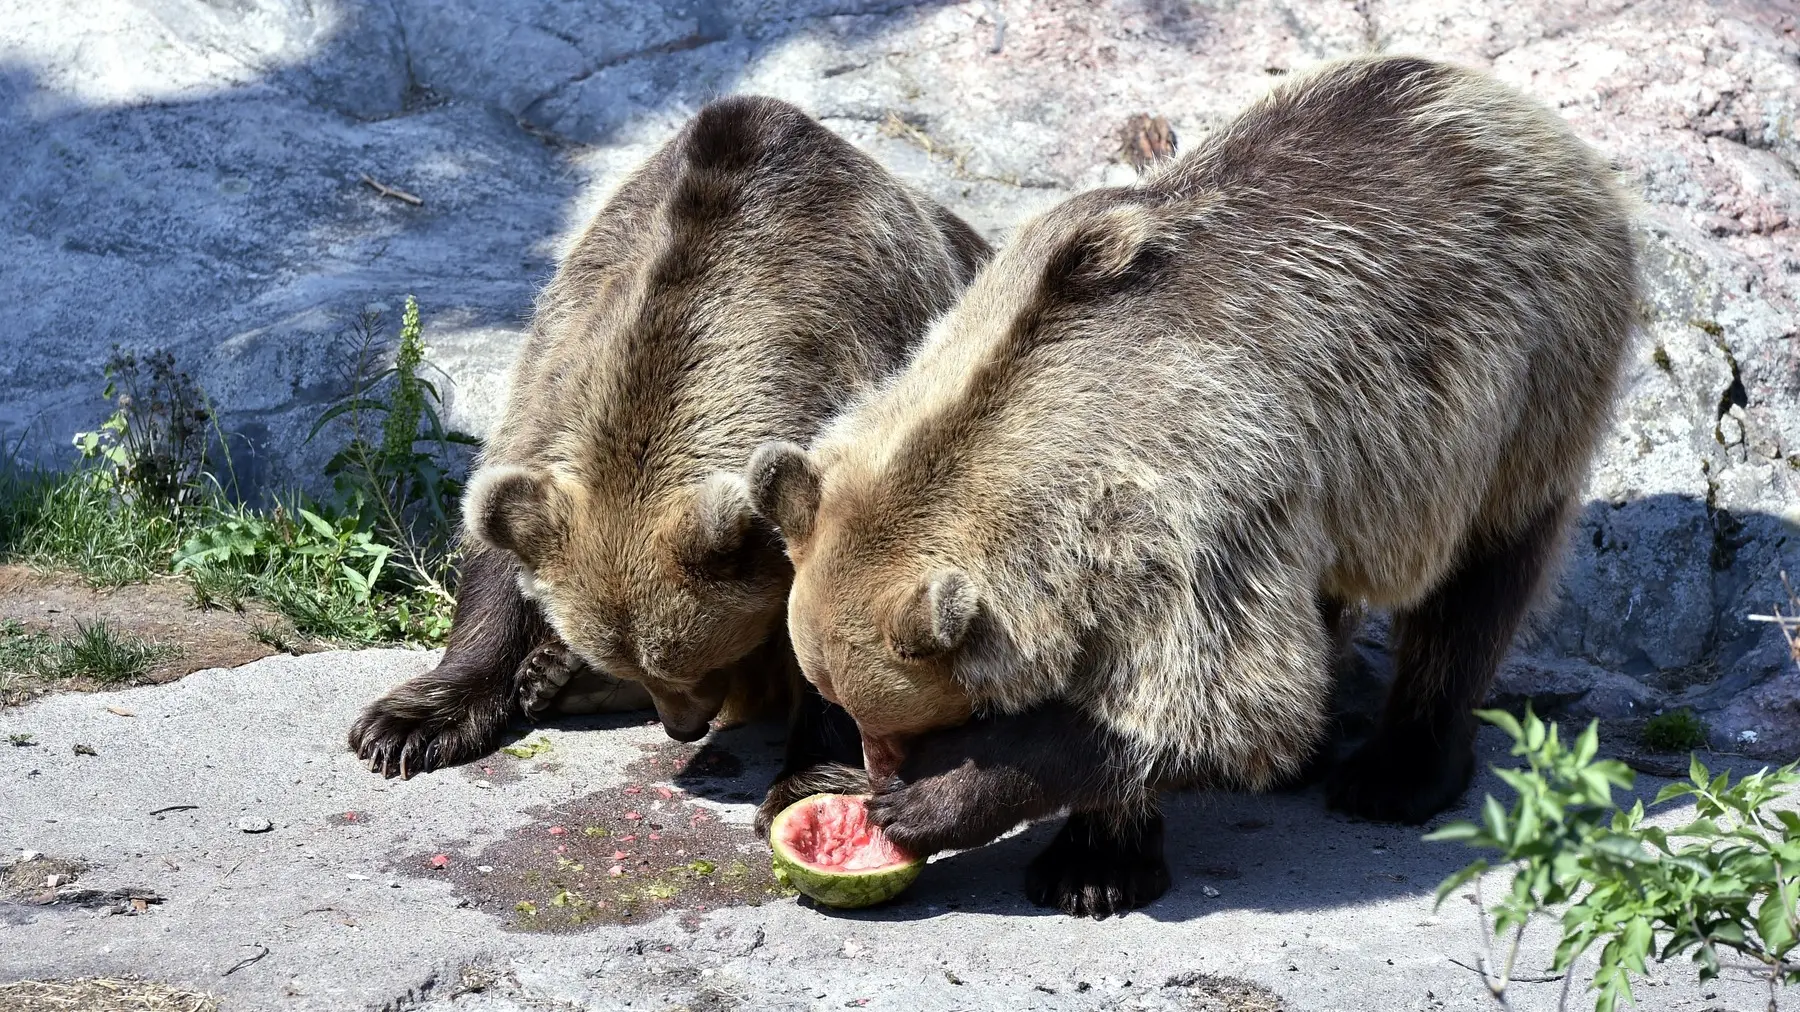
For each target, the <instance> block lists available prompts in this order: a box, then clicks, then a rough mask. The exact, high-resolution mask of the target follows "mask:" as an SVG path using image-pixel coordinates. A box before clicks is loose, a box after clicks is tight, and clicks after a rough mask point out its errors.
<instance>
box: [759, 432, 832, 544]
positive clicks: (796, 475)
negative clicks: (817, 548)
mask: <svg viewBox="0 0 1800 1012" xmlns="http://www.w3.org/2000/svg"><path fill="white" fill-rule="evenodd" d="M744 483H745V485H746V487H747V488H748V489H749V495H750V502H751V505H752V506H753V508H754V509H755V510H756V512H757V513H759V514H761V515H762V517H763V518H764V519H765V520H768V521H769V522H770V523H772V524H774V525H775V526H776V528H778V529H779V530H780V531H781V536H782V538H783V539H784V540H786V541H787V543H788V545H789V546H790V547H792V546H793V545H794V544H795V543H796V542H800V541H805V540H806V539H807V537H809V536H810V535H811V534H812V527H813V518H814V517H815V516H816V515H817V514H818V512H819V490H820V488H821V486H822V484H823V483H822V481H821V479H820V477H819V469H818V467H816V466H815V465H814V464H813V462H812V458H810V457H808V456H807V455H806V451H805V450H803V449H801V448H800V447H798V446H796V445H794V444H793V443H784V442H773V443H764V444H763V445H761V446H759V447H757V448H756V452H755V453H753V454H751V455H750V466H749V467H747V468H746V469H745V470H744Z"/></svg>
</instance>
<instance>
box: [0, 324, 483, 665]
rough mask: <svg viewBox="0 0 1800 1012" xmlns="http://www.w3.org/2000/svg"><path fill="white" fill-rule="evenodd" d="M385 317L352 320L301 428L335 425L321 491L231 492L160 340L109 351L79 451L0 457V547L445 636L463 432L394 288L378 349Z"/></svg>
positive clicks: (352, 625) (373, 631) (309, 616)
mask: <svg viewBox="0 0 1800 1012" xmlns="http://www.w3.org/2000/svg"><path fill="white" fill-rule="evenodd" d="M383 333H384V331H383V329H382V327H381V323H380V319H379V317H377V316H373V315H367V314H365V315H364V316H363V317H361V318H359V320H358V322H357V325H356V326H355V327H354V328H353V335H352V336H353V337H354V339H355V348H354V354H353V355H351V356H348V359H349V361H348V363H347V366H346V377H345V378H346V384H347V389H348V390H349V393H348V394H347V395H346V396H345V397H344V398H343V399H341V400H339V401H338V402H336V403H334V404H332V405H331V406H330V407H329V408H327V409H326V410H325V411H324V412H323V413H322V414H321V416H320V418H319V419H318V421H317V422H316V423H315V424H314V426H313V427H312V431H311V433H309V435H308V437H307V438H308V439H309V440H311V439H313V438H316V437H320V436H321V435H322V434H323V433H324V432H325V431H326V429H327V428H328V427H338V426H341V427H343V428H345V429H346V430H347V431H345V432H344V433H343V439H344V444H343V449H342V450H341V451H339V452H338V453H336V454H335V455H334V456H333V457H332V458H331V461H330V463H329V464H328V465H327V471H328V473H329V475H330V476H331V479H332V483H333V491H332V494H331V495H329V496H325V497H323V498H320V499H311V498H307V497H305V496H301V495H293V494H290V495H288V496H285V497H283V498H281V499H279V500H278V501H276V502H275V503H274V505H273V506H272V507H271V508H268V509H259V508H254V507H251V506H249V505H246V504H244V503H241V502H234V501H232V500H231V499H230V498H229V497H228V496H227V494H226V491H227V489H229V488H232V487H233V483H232V482H227V481H221V480H220V478H219V476H218V475H217V474H215V473H214V470H213V469H212V468H211V467H210V460H209V457H208V453H207V447H208V445H209V439H210V438H211V435H210V434H209V432H208V431H207V428H206V426H207V425H208V424H209V423H210V422H211V419H212V412H211V410H210V409H209V408H208V407H207V406H206V398H205V395H204V393H203V392H201V390H200V389H199V387H198V385H197V384H195V383H194V381H193V380H192V379H191V378H190V377H189V376H188V375H187V374H186V373H183V372H180V371H179V370H177V369H176V367H175V362H174V358H173V356H171V355H169V354H168V353H167V352H163V351H157V352H154V353H151V354H149V355H146V356H144V357H143V358H142V359H139V358H137V357H135V356H132V355H129V354H126V353H123V352H120V351H118V350H116V349H115V352H114V355H113V358H112V359H111V360H110V361H109V362H108V364H107V373H106V375H107V385H106V389H105V392H104V393H105V396H106V398H107V400H108V401H109V402H110V403H111V404H112V406H113V411H112V414H111V415H110V416H109V417H108V418H107V419H106V421H104V422H102V423H101V425H100V426H99V428H97V429H95V430H94V431H91V432H85V433H81V434H79V435H78V436H77V437H76V440H75V442H76V446H77V449H78V450H80V452H81V454H82V457H81V463H80V465H79V466H78V467H77V468H75V469H74V470H72V471H68V472H63V473H58V474H49V473H44V472H41V471H38V470H34V469H28V468H21V467H18V466H15V465H8V466H3V467H0V555H4V556H7V557H11V558H16V559H20V560H22V561H26V562H30V563H33V564H38V565H42V566H46V567H68V568H74V569H76V570H78V571H79V572H81V573H82V574H84V575H85V576H86V577H87V578H88V579H89V580H90V581H92V582H94V583H96V584H101V585H116V584H120V583H126V582H133V581H139V580H144V579H148V578H150V577H153V576H157V575H161V574H165V573H170V572H173V573H176V574H179V575H182V576H185V577H186V578H187V579H188V581H189V583H190V586H191V588H192V592H193V597H194V600H195V602H196V603H198V604H199V605H201V606H203V607H226V608H234V609H235V608H241V607H242V606H243V605H244V603H245V602H246V601H247V600H250V599H255V600H259V601H261V602H263V603H265V604H267V605H268V606H270V607H271V608H273V609H274V610H275V611H277V612H278V613H280V614H281V615H282V616H283V617H284V618H285V619H287V621H288V622H289V623H290V624H291V626H292V631H293V632H294V633H295V634H296V635H298V636H302V637H310V638H313V639H316V640H322V641H329V642H340V643H369V642H383V641H388V642H391V641H404V642H422V643H436V642H441V641H442V640H443V639H444V637H445V636H446V635H447V634H448V632H449V628H450V618H451V613H452V606H453V601H452V598H451V595H450V592H449V590H448V589H447V584H448V582H449V573H450V569H451V566H452V563H453V548H454V534H455V529H456V516H455V508H456V502H457V500H458V498H459V496H460V493H461V485H460V483H459V482H458V481H457V479H456V477H455V474H456V473H457V471H458V464H459V462H460V460H461V459H462V454H463V453H464V450H463V448H464V447H467V446H470V445H473V444H474V443H475V442H476V441H475V440H474V438H473V437H471V436H468V435H466V434H463V433H459V432H453V431H450V430H447V429H446V428H445V427H444V425H443V423H442V420H441V417H440V408H441V405H442V399H441V397H440V394H439V391H438V388H437V386H436V385H434V384H433V383H432V382H430V381H429V380H428V379H426V378H425V377H424V376H423V372H424V371H425V370H426V369H427V368H429V366H428V364H427V362H426V347H425V343H424V334H423V329H422V327H421V325H420V320H419V311H418V304H417V302H416V301H414V300H413V299H411V298H410V297H409V298H408V299H407V302H406V311H405V313H404V314H403V316H402V320H401V326H400V330H399V334H398V338H397V343H396V344H395V345H394V346H393V348H392V349H391V352H392V358H391V362H392V364H389V365H383V364H382V363H383V362H385V361H388V360H389V359H388V356H389V350H390V349H389V348H388V346H387V345H386V344H385V343H384V341H383V338H382V335H383ZM223 442H224V441H223V439H222V438H221V439H220V440H219V445H223ZM15 456H16V453H15V454H13V455H9V457H8V459H9V460H10V459H12V458H13V457H15ZM229 463H230V460H229V457H228V456H225V457H224V458H223V464H224V465H225V469H226V470H227V472H228V471H229Z"/></svg>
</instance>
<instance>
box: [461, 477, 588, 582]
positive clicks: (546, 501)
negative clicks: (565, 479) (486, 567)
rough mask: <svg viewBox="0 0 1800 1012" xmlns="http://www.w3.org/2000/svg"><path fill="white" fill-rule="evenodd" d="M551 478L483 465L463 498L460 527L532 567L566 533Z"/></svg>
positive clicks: (564, 514)
mask: <svg viewBox="0 0 1800 1012" xmlns="http://www.w3.org/2000/svg"><path fill="white" fill-rule="evenodd" d="M563 505H564V501H563V495H562V493H561V492H560V491H559V490H558V489H557V488H556V482H555V479H553V478H551V477H550V475H549V474H548V473H546V472H543V471H533V470H530V469H528V468H523V467H512V466H500V467H486V468H482V469H481V470H480V471H478V472H477V473H476V475H475V477H474V478H472V479H470V481H469V488H468V491H467V492H465V493H464V494H463V523H464V525H465V526H467V527H468V530H469V533H470V534H472V535H474V536H475V537H476V539H478V540H480V541H481V542H483V543H485V544H487V545H489V546H490V547H493V548H498V549H501V550H503V551H508V552H511V553H513V554H514V555H516V556H518V557H519V559H520V561H522V562H524V563H525V564H526V565H528V566H531V567H533V568H536V567H537V566H538V565H539V564H540V563H541V562H542V561H543V559H544V557H545V556H546V555H548V554H549V553H550V551H551V550H552V549H553V548H554V546H556V545H557V544H559V543H561V541H562V539H563V535H564V533H565V531H566V529H567V519H568V518H567V511H566V510H565V509H564V508H563Z"/></svg>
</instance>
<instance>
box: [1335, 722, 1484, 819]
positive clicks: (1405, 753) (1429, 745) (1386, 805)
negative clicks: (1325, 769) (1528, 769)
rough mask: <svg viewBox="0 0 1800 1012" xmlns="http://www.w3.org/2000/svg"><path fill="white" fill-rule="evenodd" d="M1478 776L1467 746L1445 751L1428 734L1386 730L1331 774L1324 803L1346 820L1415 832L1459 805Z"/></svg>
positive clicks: (1457, 744) (1458, 746) (1453, 747)
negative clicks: (1394, 824)
mask: <svg viewBox="0 0 1800 1012" xmlns="http://www.w3.org/2000/svg"><path fill="white" fill-rule="evenodd" d="M1474 772H1475V753H1474V750H1473V749H1472V748H1471V747H1470V746H1469V744H1468V743H1467V742H1458V743H1456V744H1455V745H1452V746H1451V747H1448V748H1446V747H1444V746H1441V745H1439V744H1437V742H1436V741H1435V739H1434V737H1433V736H1431V735H1429V734H1424V733H1420V734H1398V733H1391V732H1389V731H1387V730H1382V731H1378V732H1377V733H1376V735H1375V737H1373V738H1371V739H1369V740H1368V741H1367V742H1366V743H1364V744H1363V745H1362V747H1360V748H1358V749H1357V750H1356V751H1355V752H1352V753H1351V754H1350V755H1349V757H1348V758H1346V759H1344V761H1343V762H1341V763H1339V764H1338V766H1337V768H1336V769H1334V770H1333V771H1332V772H1331V776H1330V777H1329V779H1328V780H1327V782H1326V788H1325V800H1326V804H1327V805H1329V806H1330V807H1331V808H1332V809H1333V810H1334V811H1339V812H1343V813H1344V814H1345V815H1350V816H1354V817H1356V818H1359V819H1367V820H1369V821H1370V822H1400V823H1405V824H1407V825H1415V826H1416V825H1419V824H1420V823H1423V822H1425V821H1426V820H1428V819H1430V818H1431V817H1432V816H1434V815H1436V814H1437V813H1439V812H1441V811H1443V810H1444V809H1446V808H1449V807H1451V806H1452V805H1455V804H1456V802H1457V800H1458V799H1460V798H1461V797H1462V793H1463V791H1464V790H1465V789H1467V788H1468V786H1469V780H1470V778H1471V777H1472V776H1473V775H1474Z"/></svg>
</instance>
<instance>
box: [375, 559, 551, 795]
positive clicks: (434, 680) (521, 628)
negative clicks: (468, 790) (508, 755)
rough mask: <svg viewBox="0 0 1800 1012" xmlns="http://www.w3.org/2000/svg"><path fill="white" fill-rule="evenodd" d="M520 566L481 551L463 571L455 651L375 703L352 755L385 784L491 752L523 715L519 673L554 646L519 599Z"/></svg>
mask: <svg viewBox="0 0 1800 1012" xmlns="http://www.w3.org/2000/svg"><path fill="white" fill-rule="evenodd" d="M516 565H517V564H516V563H515V562H514V561H513V560H512V557H511V556H508V555H505V554H503V553H500V552H494V551H489V550H483V549H477V550H475V551H474V552H473V553H471V554H470V556H469V557H468V559H467V561H465V562H464V563H463V567H462V578H461V580H460V581H459V584H458V587H457V595H456V614H455V617H454V618H453V619H452V620H451V623H450V643H449V645H448V647H447V648H446V649H445V651H444V659H443V661H442V662H440V663H439V664H438V666H437V667H436V668H434V669H433V670H431V671H429V672H427V673H425V674H423V675H420V676H419V677H417V678H414V679H412V680H410V681H407V682H404V683H402V684H400V685H397V686H395V687H394V688H393V689H391V690H390V691H389V692H388V693H387V695H385V696H382V697H381V698H380V699H377V700H375V701H374V702H373V703H370V704H369V706H368V707H367V708H366V709H364V710H363V713H362V716H360V717H358V718H357V720H356V723H355V724H353V725H351V727H350V750H351V751H353V752H355V753H356V754H357V756H359V757H360V758H362V759H364V760H365V761H367V762H368V763H369V768H370V769H373V770H376V771H378V772H380V773H381V775H382V776H386V777H394V776H400V777H410V776H412V775H413V774H415V773H426V772H429V771H431V770H435V769H440V768H442V767H445V766H454V765H457V764H458V763H464V762H468V761H469V760H471V759H477V758H480V757H481V756H484V755H487V754H488V753H490V752H492V751H493V750H494V748H495V747H496V746H498V745H499V743H500V736H501V734H502V733H503V732H504V731H505V730H506V725H507V723H508V722H509V721H510V720H511V719H512V717H513V716H514V715H515V714H516V713H517V712H518V711H517V707H516V703H515V701H514V672H515V671H517V669H518V667H519V664H520V662H521V661H523V660H524V659H525V657H526V655H527V654H529V653H530V652H531V651H532V649H533V648H534V647H536V646H538V645H540V644H542V643H544V642H545V641H547V640H552V639H554V638H555V636H554V633H552V632H551V630H550V628H549V626H548V625H546V624H545V622H544V620H543V618H542V616H540V615H539V614H538V610H537V606H536V605H534V604H532V603H531V602H530V601H527V600H526V599H525V597H524V595H522V594H520V593H519V584H518V579H517V568H516Z"/></svg>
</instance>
